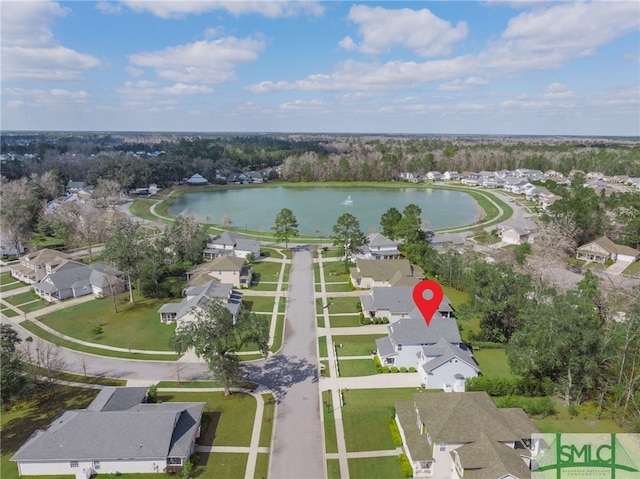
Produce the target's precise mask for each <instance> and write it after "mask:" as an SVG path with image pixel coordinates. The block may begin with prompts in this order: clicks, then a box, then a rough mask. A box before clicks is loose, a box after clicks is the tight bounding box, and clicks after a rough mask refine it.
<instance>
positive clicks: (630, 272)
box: [622, 261, 640, 278]
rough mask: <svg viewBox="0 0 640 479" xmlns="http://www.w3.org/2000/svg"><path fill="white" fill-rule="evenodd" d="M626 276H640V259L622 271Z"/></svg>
mask: <svg viewBox="0 0 640 479" xmlns="http://www.w3.org/2000/svg"><path fill="white" fill-rule="evenodd" d="M622 274H623V275H625V276H635V277H636V278H639V277H640V261H636V262H634V263H631V264H630V265H629V266H627V267H626V269H625V270H624V271H623V272H622Z"/></svg>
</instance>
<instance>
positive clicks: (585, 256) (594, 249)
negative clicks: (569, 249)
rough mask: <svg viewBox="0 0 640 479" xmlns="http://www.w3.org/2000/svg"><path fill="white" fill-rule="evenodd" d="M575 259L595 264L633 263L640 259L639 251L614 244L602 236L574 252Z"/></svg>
mask: <svg viewBox="0 0 640 479" xmlns="http://www.w3.org/2000/svg"><path fill="white" fill-rule="evenodd" d="M576 258H577V259H581V260H584V261H595V262H597V263H604V262H605V261H606V260H608V259H610V260H612V261H623V262H627V263H633V262H634V261H637V260H638V259H640V251H638V250H637V249H635V248H632V247H630V246H625V245H620V244H616V243H614V242H613V241H611V240H610V239H609V238H607V237H606V236H602V237H601V238H598V239H596V240H593V241H591V242H590V243H586V244H584V245H582V246H580V247H579V248H578V251H577V252H576Z"/></svg>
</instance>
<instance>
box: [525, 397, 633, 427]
mask: <svg viewBox="0 0 640 479" xmlns="http://www.w3.org/2000/svg"><path fill="white" fill-rule="evenodd" d="M553 401H554V403H555V406H556V411H557V414H556V415H554V416H548V417H546V418H544V419H540V418H535V417H534V418H532V421H533V423H534V424H535V425H536V427H537V428H538V430H539V431H540V432H543V433H547V432H566V433H598V432H625V431H623V430H622V429H621V428H620V427H619V426H618V425H617V424H616V422H615V421H613V420H612V419H608V418H601V419H598V416H597V407H596V406H595V405H594V404H592V403H586V404H582V405H581V406H580V408H579V410H578V415H577V416H575V417H572V416H571V415H569V413H568V411H567V408H566V407H564V404H563V402H562V401H561V400H560V399H558V398H553Z"/></svg>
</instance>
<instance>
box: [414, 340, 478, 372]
mask: <svg viewBox="0 0 640 479" xmlns="http://www.w3.org/2000/svg"><path fill="white" fill-rule="evenodd" d="M422 352H423V354H424V355H425V356H427V357H431V356H434V358H433V359H432V360H431V361H427V362H426V363H425V364H423V365H422V368H423V369H424V370H425V371H426V372H427V373H429V372H431V371H433V370H434V369H436V368H437V367H438V366H441V365H442V364H444V363H446V362H447V361H449V360H451V359H458V360H459V361H462V362H464V363H466V364H468V365H469V366H471V367H472V368H474V369H475V370H476V371H477V372H480V369H479V368H478V365H477V364H476V362H475V360H474V359H473V356H472V355H471V353H470V352H469V350H468V349H466V348H464V349H463V348H460V347H459V346H456V345H453V344H451V343H448V342H447V341H446V340H445V339H444V338H442V339H440V340H439V341H438V342H437V343H436V344H434V345H433V346H425V347H424V348H422Z"/></svg>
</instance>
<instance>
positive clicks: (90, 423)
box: [12, 402, 204, 461]
mask: <svg viewBox="0 0 640 479" xmlns="http://www.w3.org/2000/svg"><path fill="white" fill-rule="evenodd" d="M203 409H204V403H168V402H167V403H162V404H140V405H138V406H134V407H133V408H131V409H128V410H125V411H102V412H99V411H89V410H75V411H65V412H63V413H62V414H61V415H60V416H58V418H57V419H56V420H54V421H53V422H52V423H51V424H50V425H49V427H48V428H47V429H46V430H45V431H36V432H35V433H34V434H33V435H32V436H31V438H30V439H29V440H28V441H27V442H26V443H25V444H24V445H23V446H22V447H21V448H20V449H18V451H17V452H16V454H15V455H14V456H13V458H12V460H13V461H27V460H31V461H33V460H100V459H103V460H106V459H122V458H127V459H153V458H166V457H168V456H183V457H184V456H185V455H187V454H188V453H189V446H190V444H191V440H192V438H193V435H194V434H195V432H196V431H197V428H198V425H199V423H200V418H201V416H202V411H203Z"/></svg>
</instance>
